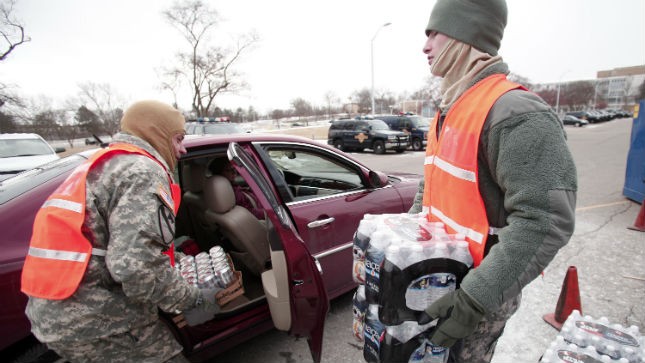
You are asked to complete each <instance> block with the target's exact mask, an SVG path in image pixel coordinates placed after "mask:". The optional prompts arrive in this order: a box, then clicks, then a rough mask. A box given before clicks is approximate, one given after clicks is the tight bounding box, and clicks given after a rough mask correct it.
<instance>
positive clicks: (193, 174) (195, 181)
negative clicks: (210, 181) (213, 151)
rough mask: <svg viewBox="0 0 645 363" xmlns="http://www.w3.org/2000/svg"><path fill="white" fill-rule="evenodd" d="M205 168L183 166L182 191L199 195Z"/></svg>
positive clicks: (199, 165)
mask: <svg viewBox="0 0 645 363" xmlns="http://www.w3.org/2000/svg"><path fill="white" fill-rule="evenodd" d="M205 172H206V167H205V166H204V165H202V164H196V163H192V164H185V165H184V168H183V175H184V190H186V191H189V192H193V193H201V192H202V191H203V190H204V180H205V179H206V174H205Z"/></svg>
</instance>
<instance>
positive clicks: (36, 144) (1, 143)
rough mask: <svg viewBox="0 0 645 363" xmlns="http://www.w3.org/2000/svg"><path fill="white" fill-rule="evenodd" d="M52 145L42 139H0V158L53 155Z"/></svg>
mask: <svg viewBox="0 0 645 363" xmlns="http://www.w3.org/2000/svg"><path fill="white" fill-rule="evenodd" d="M53 153H54V152H53V151H52V149H51V147H49V145H48V144H47V143H46V142H44V141H43V140H40V139H5V140H0V158H12V157H16V156H33V155H51V154H53Z"/></svg>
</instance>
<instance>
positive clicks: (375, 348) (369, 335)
mask: <svg viewBox="0 0 645 363" xmlns="http://www.w3.org/2000/svg"><path fill="white" fill-rule="evenodd" d="M384 334H385V325H383V323H381V322H380V321H379V319H378V305H376V304H370V305H368V306H367V312H366V313H365V332H364V337H365V343H364V344H363V358H365V360H366V361H368V362H378V361H379V360H380V359H379V358H380V351H381V342H382V341H383V336H384Z"/></svg>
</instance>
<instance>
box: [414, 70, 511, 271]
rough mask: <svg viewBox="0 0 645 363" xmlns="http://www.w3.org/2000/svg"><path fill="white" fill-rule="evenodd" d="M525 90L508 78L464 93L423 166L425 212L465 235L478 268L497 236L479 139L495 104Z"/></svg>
mask: <svg viewBox="0 0 645 363" xmlns="http://www.w3.org/2000/svg"><path fill="white" fill-rule="evenodd" d="M518 88H520V89H524V88H523V87H522V86H520V85H518V84H516V83H513V82H510V81H508V80H506V77H505V76H504V75H493V76H489V77H487V78H485V79H483V80H482V81H480V82H478V83H477V84H476V85H474V86H473V87H471V88H470V89H468V90H467V91H466V92H464V94H463V95H461V97H460V98H459V99H458V100H457V101H456V102H455V104H454V105H453V106H452V107H451V108H450V110H449V111H448V114H447V115H446V117H445V120H444V123H443V127H442V130H441V134H440V136H439V138H437V123H438V121H439V117H440V115H439V113H437V115H436V116H435V118H434V119H433V121H432V123H431V125H430V130H429V132H428V145H427V148H426V157H425V162H424V173H425V187H424V191H423V206H424V211H426V212H428V220H430V221H433V222H443V223H444V224H445V226H446V229H447V230H448V233H461V234H463V235H465V236H466V240H467V241H468V242H469V247H470V252H471V254H472V255H473V260H474V265H475V266H478V265H479V264H480V263H481V260H482V259H483V257H484V251H485V247H486V240H487V237H488V235H489V234H492V233H495V232H496V229H495V228H491V227H490V226H489V224H488V218H487V217H486V208H485V206H484V201H483V199H482V197H481V195H480V193H479V176H478V169H477V153H478V151H479V137H480V134H481V131H482V128H483V126H484V122H485V121H486V117H487V116H488V113H489V111H490V109H491V108H492V107H493V104H495V101H497V99H498V98H499V97H500V96H501V95H503V94H504V93H506V92H508V91H510V90H512V89H518Z"/></svg>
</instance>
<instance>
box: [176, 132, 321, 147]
mask: <svg viewBox="0 0 645 363" xmlns="http://www.w3.org/2000/svg"><path fill="white" fill-rule="evenodd" d="M186 136H188V135H186ZM262 141H270V142H304V143H308V144H311V143H315V144H316V145H317V144H318V143H316V142H315V141H313V140H311V139H309V138H306V137H302V136H295V135H287V134H273V133H261V132H258V133H243V134H208V135H193V136H191V137H187V138H186V139H184V146H185V147H186V148H187V149H189V148H194V147H200V146H204V145H213V144H214V143H216V144H228V143H229V142H237V143H248V142H262ZM319 144H320V145H321V146H323V147H328V146H327V145H326V144H323V143H319Z"/></svg>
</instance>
